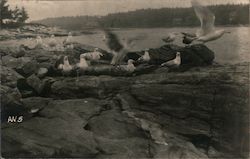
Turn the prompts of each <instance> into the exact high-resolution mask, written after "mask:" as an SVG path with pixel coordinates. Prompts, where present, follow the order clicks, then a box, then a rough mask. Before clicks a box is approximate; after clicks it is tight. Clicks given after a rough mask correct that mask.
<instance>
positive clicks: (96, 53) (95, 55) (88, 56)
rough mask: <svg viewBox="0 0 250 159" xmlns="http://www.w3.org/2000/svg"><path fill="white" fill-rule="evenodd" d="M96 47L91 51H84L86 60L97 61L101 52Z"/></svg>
mask: <svg viewBox="0 0 250 159" xmlns="http://www.w3.org/2000/svg"><path fill="white" fill-rule="evenodd" d="M98 50H99V49H98V48H95V49H94V51H93V52H88V53H85V54H84V56H85V58H86V59H87V60H90V61H98V60H100V59H101V56H103V54H102V53H101V52H99V51H98Z"/></svg>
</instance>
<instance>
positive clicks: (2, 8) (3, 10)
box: [0, 0, 12, 28]
mask: <svg viewBox="0 0 250 159" xmlns="http://www.w3.org/2000/svg"><path fill="white" fill-rule="evenodd" d="M5 19H12V11H11V10H10V9H9V5H8V4H7V0H1V1H0V28H1V27H2V25H3V20H5Z"/></svg>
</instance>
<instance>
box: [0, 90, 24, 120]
mask: <svg viewBox="0 0 250 159" xmlns="http://www.w3.org/2000/svg"><path fill="white" fill-rule="evenodd" d="M0 89H1V91H0V92H1V121H2V122H6V121H7V120H8V117H9V116H19V115H24V112H25V111H26V110H25V108H24V107H22V104H21V101H20V100H21V94H20V92H19V90H18V89H17V88H10V87H8V86H3V85H0Z"/></svg>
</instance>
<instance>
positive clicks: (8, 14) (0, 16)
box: [0, 0, 29, 28]
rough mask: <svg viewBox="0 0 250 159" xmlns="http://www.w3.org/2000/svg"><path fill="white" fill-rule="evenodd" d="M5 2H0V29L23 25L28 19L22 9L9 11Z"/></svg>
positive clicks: (5, 0)
mask: <svg viewBox="0 0 250 159" xmlns="http://www.w3.org/2000/svg"><path fill="white" fill-rule="evenodd" d="M7 2H8V1H7V0H1V1H0V28H2V27H18V26H20V25H22V24H23V23H25V21H26V20H27V19H28V18H29V16H28V13H27V11H26V10H25V8H24V7H21V8H18V7H17V6H16V7H15V8H14V9H10V7H9V5H8V4H7Z"/></svg>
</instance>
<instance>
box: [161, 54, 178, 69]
mask: <svg viewBox="0 0 250 159" xmlns="http://www.w3.org/2000/svg"><path fill="white" fill-rule="evenodd" d="M180 64H181V54H180V52H177V53H176V57H175V59H173V60H170V61H167V62H165V63H163V64H161V66H169V67H170V66H177V67H178V66H180Z"/></svg>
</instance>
